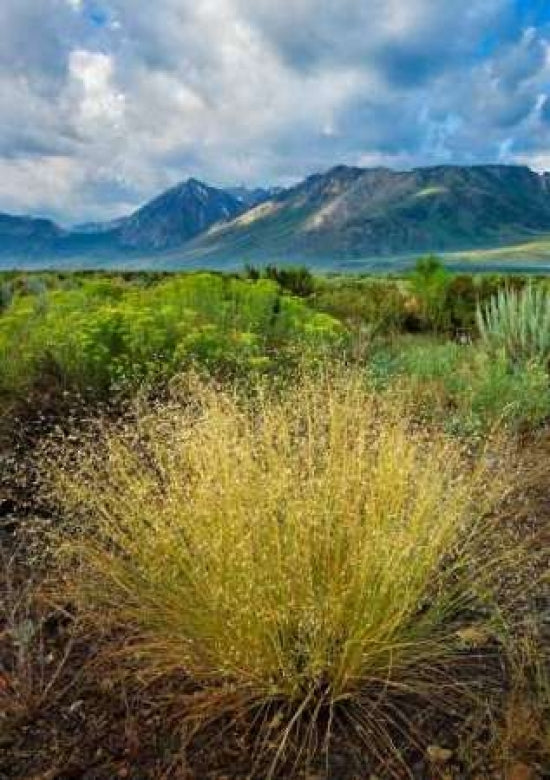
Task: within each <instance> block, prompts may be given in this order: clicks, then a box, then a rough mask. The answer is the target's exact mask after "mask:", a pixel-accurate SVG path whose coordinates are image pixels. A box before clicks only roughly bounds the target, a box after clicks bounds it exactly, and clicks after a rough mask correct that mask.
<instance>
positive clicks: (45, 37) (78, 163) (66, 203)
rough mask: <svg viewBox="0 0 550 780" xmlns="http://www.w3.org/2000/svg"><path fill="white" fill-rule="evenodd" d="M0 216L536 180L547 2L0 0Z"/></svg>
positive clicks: (546, 137)
mask: <svg viewBox="0 0 550 780" xmlns="http://www.w3.org/2000/svg"><path fill="white" fill-rule="evenodd" d="M0 114H1V119H2V121H1V122H0V210H2V211H9V212H14V213H21V212H25V213H34V214H40V215H47V216H52V217H54V218H56V219H58V220H60V221H61V222H63V223H72V222H78V221H83V220H90V219H105V218H110V217H115V216H118V215H120V214H123V213H126V212H128V211H130V210H131V209H133V208H134V207H135V206H136V205H138V204H140V203H141V202H143V201H144V200H146V199H147V198H149V197H151V196H152V195H154V194H156V193H157V192H159V191H160V190H162V189H164V188H165V187H168V186H170V185H172V184H174V183H175V182H177V181H179V180H181V179H184V178H187V177H188V176H194V177H197V178H202V179H205V180H207V181H209V182H211V183H213V184H219V185H222V186H223V185H229V184H241V183H244V184H249V185H258V184H288V183H291V182H293V181H295V180H297V179H299V178H301V177H303V176H305V175H307V174H309V173H311V172H313V171H317V170H322V169H326V168H329V167H331V166H332V165H334V164H337V163H347V164H352V165H363V166H374V165H387V166H390V167H394V168H410V167H413V166H417V165H432V164H447V163H461V164H470V163H481V162H503V163H520V164H527V165H530V166H532V167H533V168H535V169H537V170H550V0H468V2H465V0H338V2H335V1H334V0H155V1H154V2H152V0H2V2H1V4H0Z"/></svg>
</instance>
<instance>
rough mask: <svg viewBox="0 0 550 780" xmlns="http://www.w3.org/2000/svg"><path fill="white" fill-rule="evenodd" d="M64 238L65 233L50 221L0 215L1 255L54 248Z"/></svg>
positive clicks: (36, 251) (29, 252) (38, 251)
mask: <svg viewBox="0 0 550 780" xmlns="http://www.w3.org/2000/svg"><path fill="white" fill-rule="evenodd" d="M62 236H63V231H62V229H61V228H60V227H58V226H57V225H56V224H55V223H54V222H52V221H51V220H49V219H36V218H34V217H23V216H12V215H11V214H0V253H10V252H13V253H19V252H20V250H21V248H22V247H24V251H25V253H27V254H30V255H32V254H35V253H40V252H41V251H43V249H44V247H52V246H53V245H54V244H55V242H56V241H58V240H59V239H60V238H61V237H62Z"/></svg>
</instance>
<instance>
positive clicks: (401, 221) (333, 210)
mask: <svg viewBox="0 0 550 780" xmlns="http://www.w3.org/2000/svg"><path fill="white" fill-rule="evenodd" d="M544 234H550V174H549V173H545V174H539V173H535V172H533V171H531V170H530V169H529V168H527V167H524V166H512V165H476V166H437V167H430V168H417V169H413V170H410V171H393V170H390V169H387V168H368V169H365V168H356V167H347V166H337V167H335V168H332V169H331V170H329V171H327V172H325V173H320V174H315V175H313V176H310V177H308V178H307V179H305V180H304V181H302V182H300V183H298V184H296V185H295V186H292V187H289V188H286V189H282V188H272V189H262V188H258V189H254V190H249V189H246V188H244V187H234V188H227V189H220V188H216V187H211V186H209V185H207V184H205V183H203V182H200V181H198V180H196V179H189V180H187V181H185V182H182V183H181V184H178V185H177V186H175V187H173V188H171V189H169V190H167V191H166V192H164V193H162V194H161V195H159V196H158V197H156V198H154V199H153V200H151V201H150V202H148V203H146V204H145V205H144V206H142V207H141V208H139V209H138V210H137V211H135V212H134V213H133V214H130V215H129V216H126V217H122V218H120V219H116V220H114V221H111V222H106V223H87V224H83V225H77V226H75V227H74V228H72V229H63V228H61V227H59V226H58V225H56V224H55V223H54V222H53V221H51V220H48V219H38V218H33V217H27V216H12V215H7V214H0V263H1V264H2V265H3V266H4V267H7V266H11V267H17V266H19V265H24V266H26V267H28V266H33V267H39V266H44V267H47V266H58V267H63V266H67V267H73V266H79V267H80V266H88V267H93V266H101V267H105V266H132V265H145V266H149V267H158V268H178V267H181V268H185V267H190V268H191V267H199V266H204V267H219V268H227V267H234V266H239V265H242V264H243V263H244V262H253V263H256V262H257V263H260V264H261V263H264V262H293V263H296V262H303V263H308V264H310V265H314V266H324V267H331V265H332V266H334V267H338V266H345V265H346V264H349V265H353V264H354V263H360V262H361V261H366V260H368V259H371V260H372V259H376V258H387V259H391V258H393V257H396V258H397V257H403V256H410V255H414V254H419V253H424V252H453V251H455V252H456V251H467V250H478V249H481V248H498V247H502V246H506V245H508V244H513V243H521V242H523V243H525V242H527V241H530V240H533V239H536V238H537V237H539V236H543V235H544Z"/></svg>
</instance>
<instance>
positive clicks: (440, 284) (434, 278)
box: [410, 255, 452, 332]
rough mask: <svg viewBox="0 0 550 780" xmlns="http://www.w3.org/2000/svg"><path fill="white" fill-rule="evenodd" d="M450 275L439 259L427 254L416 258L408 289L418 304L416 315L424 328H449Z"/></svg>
mask: <svg viewBox="0 0 550 780" xmlns="http://www.w3.org/2000/svg"><path fill="white" fill-rule="evenodd" d="M451 283H452V275H451V274H450V273H449V272H448V271H447V270H446V269H445V267H444V266H443V264H442V263H441V261H440V260H439V259H438V258H437V257H434V256H433V255H429V256H427V257H421V258H419V259H418V260H417V262H416V266H415V269H414V271H413V273H412V274H411V277H410V291H411V293H412V295H413V296H414V298H415V301H416V303H417V305H418V316H419V318H420V322H421V324H422V326H423V327H424V328H426V329H430V330H434V331H436V332H438V331H444V330H449V328H450V326H451V317H450V311H449V307H448V295H449V288H450V286H451Z"/></svg>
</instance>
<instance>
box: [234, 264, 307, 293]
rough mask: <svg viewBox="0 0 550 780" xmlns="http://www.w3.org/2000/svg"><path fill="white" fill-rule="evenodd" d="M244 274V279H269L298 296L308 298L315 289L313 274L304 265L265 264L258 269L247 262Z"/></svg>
mask: <svg viewBox="0 0 550 780" xmlns="http://www.w3.org/2000/svg"><path fill="white" fill-rule="evenodd" d="M244 275H245V278H246V279H251V280H252V281H258V280H259V279H262V278H264V279H271V281H273V282H276V283H277V284H278V285H279V286H280V287H281V288H282V289H283V290H287V291H288V292H289V293H291V294H292V295H296V296H298V297H299V298H308V297H309V296H310V295H311V294H312V293H313V292H314V290H315V279H314V277H313V274H312V273H311V271H310V270H309V268H307V267H306V266H304V265H301V266H296V267H294V266H281V267H279V266H276V265H267V266H266V267H265V268H264V269H260V268H257V267H256V266H254V265H250V264H248V263H247V264H246V265H245V268H244Z"/></svg>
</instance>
